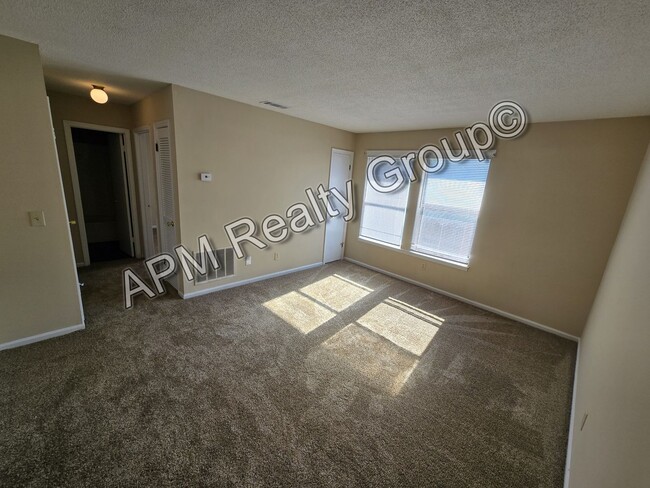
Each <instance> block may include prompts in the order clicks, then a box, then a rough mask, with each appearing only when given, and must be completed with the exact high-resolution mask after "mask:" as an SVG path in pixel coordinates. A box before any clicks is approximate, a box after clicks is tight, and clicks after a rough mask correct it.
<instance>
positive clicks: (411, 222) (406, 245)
mask: <svg viewBox="0 0 650 488" xmlns="http://www.w3.org/2000/svg"><path fill="white" fill-rule="evenodd" d="M417 152H418V150H417V149H410V150H384V151H381V150H372V151H366V153H365V157H366V168H367V167H368V163H369V159H370V158H376V157H378V156H392V157H394V158H396V159H398V158H400V157H402V156H405V155H407V154H409V153H416V154H417ZM485 154H486V159H487V160H489V163H486V164H492V160H493V159H494V156H495V155H496V152H495V151H494V150H489V151H485ZM472 156H475V155H470V157H468V158H467V159H476V158H475V157H472ZM425 178H426V173H424V174H423V173H421V172H420V173H419V175H418V179H417V184H419V185H420V186H419V189H418V191H419V195H418V203H417V205H418V206H419V204H420V201H421V198H422V194H423V192H424V184H425V181H424V180H425ZM488 178H489V173H488ZM366 179H367V176H366V173H364V184H363V195H362V199H361V218H363V211H364V208H365V198H366V183H367V182H366ZM413 183H415V182H411V181H408V180H407V181H406V183H405V184H407V185H408V186H409V188H408V192H409V194H408V195H407V205H406V218H405V219H404V227H403V229H402V242H401V243H400V245H399V246H398V245H394V244H390V243H387V242H383V241H379V240H377V239H372V238H370V237H365V236H362V235H361V222H362V220H360V221H359V235H358V239H359V240H360V241H363V242H365V243H367V244H370V245H373V246H379V247H382V248H384V249H388V250H391V251H394V252H398V253H400V254H406V255H410V256H413V257H416V258H418V259H422V260H424V261H430V262H433V263H437V264H441V265H444V266H448V267H451V268H455V269H458V270H461V271H467V270H469V268H470V261H471V258H472V253H471V252H470V256H469V258H468V262H467V263H463V262H460V261H455V260H453V259H446V258H443V257H440V256H434V255H430V254H426V253H423V252H420V251H416V250H413V249H411V246H412V244H413V243H412V241H413V237H414V233H415V224H416V220H417V209H416V210H415V212H414V213H413V216H412V217H413V218H412V219H409V218H408V214H409V205H408V203H409V202H410V192H411V185H413ZM486 186H487V179H486ZM484 195H485V193H484ZM481 207H482V205H481ZM480 218H481V212H480V210H479V215H478V217H477V220H476V226H477V228H478V221H479V220H480ZM407 225H408V226H410V230H411V232H410V239H409V242H405V236H406V235H409V233H408V232H407ZM475 242H476V233H475V234H474V237H473V238H472V246H471V249H473V248H474V244H475Z"/></svg>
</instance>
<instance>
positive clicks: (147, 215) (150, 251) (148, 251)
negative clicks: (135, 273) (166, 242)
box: [133, 125, 159, 258]
mask: <svg viewBox="0 0 650 488" xmlns="http://www.w3.org/2000/svg"><path fill="white" fill-rule="evenodd" d="M143 134H146V136H147V137H146V139H147V142H146V148H147V151H148V155H149V157H148V159H147V160H146V161H144V160H143V157H142V155H141V150H142V145H141V143H140V139H139V138H138V137H139V136H142V135H143ZM133 141H134V148H135V164H136V168H137V170H138V187H139V190H140V214H141V215H140V218H141V219H142V220H141V222H142V235H143V237H144V242H143V245H144V246H143V247H144V249H143V252H144V257H145V258H150V257H152V256H153V255H154V253H155V245H154V229H156V230H157V229H158V225H159V224H158V222H155V221H154V220H155V219H153V218H152V216H151V208H152V207H151V206H152V205H155V206H156V209H158V203H157V202H153V201H152V195H151V192H150V191H149V188H150V187H149V185H150V184H151V182H152V180H153V179H154V178H155V176H156V175H155V174H154V175H152V174H151V169H152V168H155V166H156V161H155V154H154V153H153V147H154V144H153V131H152V130H151V127H150V126H148V125H145V126H142V127H138V128H137V129H134V130H133ZM156 186H157V182H156ZM156 213H158V212H157V211H156Z"/></svg>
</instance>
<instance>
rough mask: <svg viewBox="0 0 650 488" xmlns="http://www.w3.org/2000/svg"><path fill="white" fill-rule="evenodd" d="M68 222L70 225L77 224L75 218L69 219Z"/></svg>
mask: <svg viewBox="0 0 650 488" xmlns="http://www.w3.org/2000/svg"><path fill="white" fill-rule="evenodd" d="M68 224H70V225H77V221H76V220H70V221H69V222H68Z"/></svg>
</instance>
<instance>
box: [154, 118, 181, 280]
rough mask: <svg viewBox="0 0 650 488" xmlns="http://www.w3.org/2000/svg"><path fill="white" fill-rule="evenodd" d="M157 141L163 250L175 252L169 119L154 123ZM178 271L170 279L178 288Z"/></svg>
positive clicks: (160, 233) (174, 207) (174, 206)
mask: <svg viewBox="0 0 650 488" xmlns="http://www.w3.org/2000/svg"><path fill="white" fill-rule="evenodd" d="M154 138H155V141H156V175H157V180H158V215H159V216H160V226H159V229H160V232H159V236H160V247H161V249H160V250H161V251H162V252H165V253H170V254H173V252H174V247H175V246H176V245H177V238H176V222H177V220H178V219H177V216H176V199H175V194H176V190H175V186H176V185H175V178H174V161H173V158H172V154H173V152H172V140H171V131H170V128H169V121H162V122H157V123H156V124H155V125H154ZM177 276H178V273H177V274H175V275H173V277H172V278H170V279H169V283H170V284H171V285H172V286H173V287H174V288H176V289H178V286H177V285H178V281H177Z"/></svg>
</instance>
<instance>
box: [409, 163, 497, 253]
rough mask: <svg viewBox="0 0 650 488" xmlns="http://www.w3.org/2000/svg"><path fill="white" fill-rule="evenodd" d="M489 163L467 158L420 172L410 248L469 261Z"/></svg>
mask: <svg viewBox="0 0 650 488" xmlns="http://www.w3.org/2000/svg"><path fill="white" fill-rule="evenodd" d="M489 165H490V162H489V160H486V161H479V160H476V159H467V160H464V161H462V162H459V163H454V162H447V163H446V164H445V167H444V168H443V169H442V170H441V171H439V172H437V173H423V175H422V183H421V189H420V199H419V203H418V207H417V211H416V216H415V224H414V227H413V242H412V243H411V250H412V251H414V252H418V253H421V254H426V255H428V256H434V257H439V258H443V259H447V260H450V261H455V262H458V263H461V264H468V263H469V255H470V252H471V250H472V241H473V240H474V232H475V231H476V222H477V220H478V214H479V210H480V208H481V201H482V200H483V191H484V190H485V181H486V180H487V175H488V169H489Z"/></svg>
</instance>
